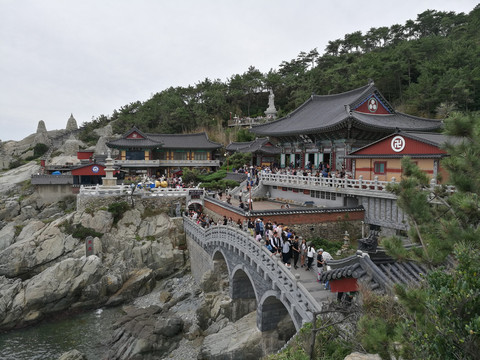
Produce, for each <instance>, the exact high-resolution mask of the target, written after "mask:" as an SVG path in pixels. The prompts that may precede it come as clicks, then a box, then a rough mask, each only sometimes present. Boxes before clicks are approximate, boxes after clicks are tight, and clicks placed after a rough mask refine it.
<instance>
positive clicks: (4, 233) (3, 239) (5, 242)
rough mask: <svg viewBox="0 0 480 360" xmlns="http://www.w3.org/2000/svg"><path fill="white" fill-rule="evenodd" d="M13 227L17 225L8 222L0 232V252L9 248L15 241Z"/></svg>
mask: <svg viewBox="0 0 480 360" xmlns="http://www.w3.org/2000/svg"><path fill="white" fill-rule="evenodd" d="M15 226H17V225H15V223H14V222H10V223H7V225H5V226H4V227H3V228H2V229H1V230H0V251H2V250H3V249H6V248H7V247H9V246H10V245H12V244H13V242H14V241H15Z"/></svg>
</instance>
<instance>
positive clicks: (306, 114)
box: [251, 84, 442, 136]
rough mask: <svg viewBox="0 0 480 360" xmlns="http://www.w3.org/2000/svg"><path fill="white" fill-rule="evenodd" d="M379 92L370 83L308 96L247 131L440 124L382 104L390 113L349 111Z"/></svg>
mask: <svg viewBox="0 0 480 360" xmlns="http://www.w3.org/2000/svg"><path fill="white" fill-rule="evenodd" d="M373 93H375V94H377V96H380V95H379V92H378V90H377V89H376V88H375V86H374V85H373V84H369V85H367V86H364V87H361V88H358V89H355V90H352V91H349V92H345V93H341V94H336V95H326V96H318V95H312V97H310V98H309V99H308V100H307V101H306V102H305V103H304V104H303V105H301V106H300V107H298V108H297V109H296V110H294V111H293V112H292V113H290V114H289V115H287V116H286V117H283V118H281V119H278V120H275V121H272V122H269V123H267V124H262V125H257V126H253V127H252V129H251V131H252V132H253V133H256V134H259V135H269V136H288V135H300V134H313V133H316V132H328V131H333V130H336V129H338V128H339V127H346V126H347V124H348V123H352V125H353V126H354V127H357V128H360V129H362V128H363V129H365V130H368V129H374V130H375V129H376V130H378V131H394V130H395V129H396V128H399V129H403V130H415V131H429V130H434V129H438V128H439V127H441V126H442V122H441V121H439V120H432V119H424V118H419V117H414V116H410V115H406V114H402V113H399V112H394V111H393V109H391V107H390V105H388V104H386V105H387V106H386V107H387V108H388V109H389V110H390V111H393V113H392V114H387V115H376V114H366V113H362V112H358V111H351V109H353V108H354V106H355V104H357V103H359V102H360V101H361V100H362V99H365V98H367V97H368V96H370V95H371V94H373Z"/></svg>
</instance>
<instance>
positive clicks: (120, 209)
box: [107, 201, 130, 224]
mask: <svg viewBox="0 0 480 360" xmlns="http://www.w3.org/2000/svg"><path fill="white" fill-rule="evenodd" d="M128 209H130V205H128V203H127V202H126V201H120V202H115V203H112V204H110V205H108V209H107V210H108V211H109V212H110V213H112V215H113V223H114V224H116V223H118V222H119V220H120V219H121V218H122V216H123V214H124V213H125V211H127V210H128Z"/></svg>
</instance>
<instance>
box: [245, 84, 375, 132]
mask: <svg viewBox="0 0 480 360" xmlns="http://www.w3.org/2000/svg"><path fill="white" fill-rule="evenodd" d="M372 89H375V86H374V85H373V83H369V84H367V85H365V86H362V87H360V88H357V89H353V90H349V91H345V92H343V93H339V94H331V95H311V96H310V97H309V98H308V99H307V100H306V101H305V102H304V103H303V104H302V105H300V106H299V107H297V108H296V109H295V110H293V111H292V112H291V113H289V114H288V115H286V116H284V117H282V118H280V119H277V120H274V121H270V122H268V123H266V124H260V125H253V126H252V127H251V128H250V131H252V132H253V133H256V134H259V135H263V134H265V135H272V136H276V135H274V132H269V131H266V132H265V131H264V132H262V131H258V130H259V129H261V128H269V127H271V125H272V124H277V123H279V122H284V121H286V120H289V119H290V118H291V117H292V116H293V115H295V114H296V113H298V112H300V111H301V110H302V109H303V108H304V107H306V106H307V105H308V104H309V103H311V102H313V101H314V99H334V98H341V97H348V96H351V95H353V94H355V93H358V95H357V97H361V96H363V94H365V93H368V92H369V91H371V90H372ZM344 105H347V103H345V104H344ZM328 127H330V126H328ZM328 127H327V128H328ZM318 129H320V128H318ZM311 130H313V129H309V130H308V131H309V132H310V131H311ZM313 131H316V130H313ZM289 133H292V132H290V131H289ZM296 133H301V132H296ZM277 134H280V133H277ZM277 136H279V135H277Z"/></svg>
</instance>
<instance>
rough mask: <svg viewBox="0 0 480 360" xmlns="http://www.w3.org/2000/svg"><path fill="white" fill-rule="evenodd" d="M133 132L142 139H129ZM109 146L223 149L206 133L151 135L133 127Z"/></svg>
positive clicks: (121, 147)
mask: <svg viewBox="0 0 480 360" xmlns="http://www.w3.org/2000/svg"><path fill="white" fill-rule="evenodd" d="M133 132H136V133H138V134H139V135H141V137H142V138H137V139H132V138H127V137H128V136H129V135H130V134H132V133H133ZM107 146H108V147H113V148H120V149H127V148H137V149H154V148H166V149H218V148H221V147H222V145H221V144H218V143H216V142H213V141H210V140H209V139H208V136H207V134H206V133H204V132H203V133H197V134H151V133H144V132H141V131H140V130H139V129H137V128H136V127H132V129H130V130H129V131H128V132H127V133H125V134H124V135H123V137H122V138H121V139H117V140H113V141H110V142H108V143H107Z"/></svg>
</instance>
